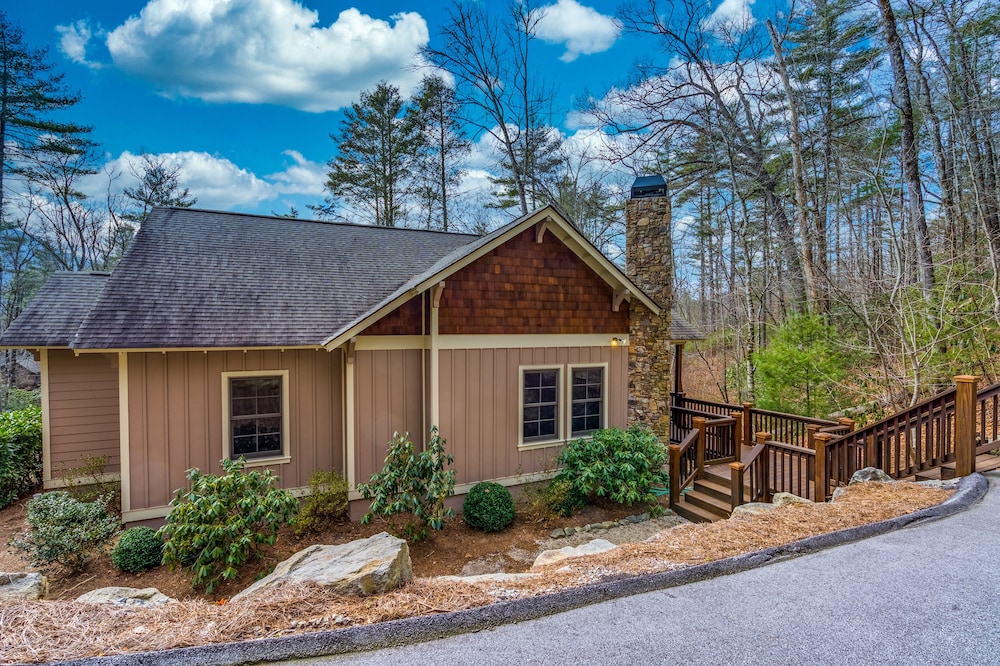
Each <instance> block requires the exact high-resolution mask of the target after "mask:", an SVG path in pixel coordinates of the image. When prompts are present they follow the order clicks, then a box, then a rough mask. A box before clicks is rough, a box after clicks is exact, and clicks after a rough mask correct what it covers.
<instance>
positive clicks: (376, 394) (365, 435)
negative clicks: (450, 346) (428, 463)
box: [354, 349, 447, 483]
mask: <svg viewBox="0 0 1000 666" xmlns="http://www.w3.org/2000/svg"><path fill="white" fill-rule="evenodd" d="M422 356H423V351H422V350H420V349H392V350H372V351H358V352H356V353H355V357H354V368H355V369H354V372H355V386H356V387H357V389H356V390H357V393H356V396H355V414H356V420H355V441H356V446H355V450H356V452H357V453H356V456H355V460H354V466H355V469H354V473H355V476H354V478H355V482H356V483H368V480H369V479H370V478H371V475H372V474H373V473H374V472H380V471H382V466H383V464H384V463H385V454H386V453H387V452H388V450H389V440H391V439H392V434H393V433H394V432H399V433H400V434H403V433H406V432H408V433H410V437H411V441H412V442H413V443H414V444H415V445H416V446H417V447H418V448H419V447H420V446H421V445H422V444H423V443H424V442H425V441H426V440H427V437H428V433H427V432H424V417H423V409H424V402H423V390H422V386H423V379H422V376H423V375H422V373H423V364H422V358H421V357H422ZM427 428H428V429H429V428H430V424H428V425H427ZM441 434H442V435H443V436H444V437H447V434H446V433H444V432H442V433H441Z"/></svg>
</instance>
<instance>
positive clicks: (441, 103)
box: [410, 74, 471, 231]
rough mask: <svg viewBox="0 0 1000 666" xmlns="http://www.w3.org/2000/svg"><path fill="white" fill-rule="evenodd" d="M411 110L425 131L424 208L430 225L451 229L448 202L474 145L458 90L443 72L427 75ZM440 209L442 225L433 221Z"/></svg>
mask: <svg viewBox="0 0 1000 666" xmlns="http://www.w3.org/2000/svg"><path fill="white" fill-rule="evenodd" d="M410 110H411V112H412V113H413V114H415V119H416V122H417V123H418V125H419V127H420V131H421V133H422V134H423V138H424V141H423V150H422V151H421V153H420V168H419V170H418V175H417V183H416V188H415V191H416V194H417V198H418V200H419V201H420V203H421V206H422V208H423V209H424V210H423V212H424V215H425V216H426V222H427V228H428V229H430V228H432V227H434V226H440V228H441V229H442V230H444V231H448V230H449V220H448V215H449V208H448V204H449V203H450V202H451V200H452V198H453V197H454V194H455V190H456V189H457V188H458V186H459V185H460V184H461V182H462V175H463V174H464V173H465V170H464V169H462V166H461V160H462V158H463V157H465V156H466V155H467V154H468V153H469V150H470V149H471V142H470V141H469V139H468V138H467V137H466V136H465V134H464V133H463V130H462V123H461V121H460V120H459V116H458V102H457V101H456V100H455V90H454V89H453V88H451V87H450V86H449V85H448V84H447V83H446V82H445V80H444V79H443V78H442V77H441V76H440V75H437V74H435V75H432V76H425V77H424V79H423V81H421V84H420V89H419V90H418V91H417V93H416V94H415V95H414V97H413V101H412V105H411V107H410ZM438 211H440V220H441V222H440V225H435V224H433V222H432V221H433V220H434V217H435V215H436V214H437V213H438Z"/></svg>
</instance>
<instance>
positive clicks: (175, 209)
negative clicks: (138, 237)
mask: <svg viewBox="0 0 1000 666" xmlns="http://www.w3.org/2000/svg"><path fill="white" fill-rule="evenodd" d="M156 208H159V209H161V210H163V211H170V212H179V213H185V212H187V213H197V214H209V215H231V216H234V217H245V218H253V219H256V220H274V221H275V222H300V223H304V224H321V225H326V226H334V227H349V228H352V229H372V230H381V231H386V232H393V231H411V232H420V233H424V234H443V235H447V236H469V237H472V238H479V237H480V236H479V234H473V233H467V232H461V231H444V230H442V229H421V228H418V227H386V226H380V225H375V224H363V223H361V222H344V221H339V220H316V219H311V218H304V217H283V216H281V215H260V214H257V213H244V212H241V211H233V210H216V209H213V208H191V207H184V206H157V207H156ZM156 208H154V210H156Z"/></svg>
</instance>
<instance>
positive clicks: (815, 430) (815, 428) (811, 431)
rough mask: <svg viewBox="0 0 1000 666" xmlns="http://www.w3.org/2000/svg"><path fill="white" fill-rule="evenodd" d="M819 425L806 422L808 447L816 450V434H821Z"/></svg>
mask: <svg viewBox="0 0 1000 666" xmlns="http://www.w3.org/2000/svg"><path fill="white" fill-rule="evenodd" d="M819 428H820V427H819V425H818V424H816V423H807V424H806V448H807V449H812V450H813V451H815V450H816V435H817V434H819Z"/></svg>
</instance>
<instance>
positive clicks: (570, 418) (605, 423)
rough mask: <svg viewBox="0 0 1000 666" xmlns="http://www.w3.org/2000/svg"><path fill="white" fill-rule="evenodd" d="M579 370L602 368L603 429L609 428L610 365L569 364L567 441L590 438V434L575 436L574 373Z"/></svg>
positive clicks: (567, 372)
mask: <svg viewBox="0 0 1000 666" xmlns="http://www.w3.org/2000/svg"><path fill="white" fill-rule="evenodd" d="M577 368H601V428H607V427H608V364H607V363H606V362H605V363H569V364H567V365H566V407H565V411H566V441H572V440H575V439H587V438H589V437H590V433H588V434H586V435H574V434H573V371H574V370H576V369H577Z"/></svg>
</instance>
